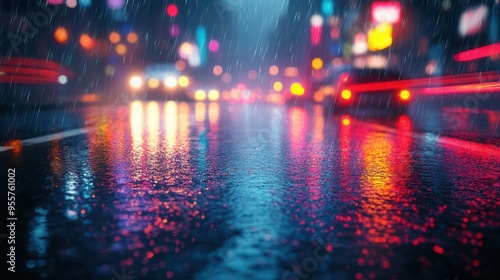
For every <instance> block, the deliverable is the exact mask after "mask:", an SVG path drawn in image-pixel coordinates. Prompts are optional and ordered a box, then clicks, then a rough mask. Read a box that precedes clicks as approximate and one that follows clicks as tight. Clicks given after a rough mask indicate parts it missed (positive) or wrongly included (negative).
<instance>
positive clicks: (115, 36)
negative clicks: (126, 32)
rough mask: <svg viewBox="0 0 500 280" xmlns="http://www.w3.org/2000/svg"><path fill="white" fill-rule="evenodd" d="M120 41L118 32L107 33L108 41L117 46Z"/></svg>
mask: <svg viewBox="0 0 500 280" xmlns="http://www.w3.org/2000/svg"><path fill="white" fill-rule="evenodd" d="M120 40H121V37H120V34H118V32H115V31H113V32H111V33H109V41H110V42H111V43H113V44H117V43H119V42H120Z"/></svg>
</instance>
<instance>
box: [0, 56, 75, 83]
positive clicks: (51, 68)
mask: <svg viewBox="0 0 500 280" xmlns="http://www.w3.org/2000/svg"><path fill="white" fill-rule="evenodd" d="M0 73H1V74H0V83H27V84H43V83H58V78H59V76H61V75H65V76H67V77H73V72H72V71H70V70H68V69H66V68H64V67H63V66H62V65H61V64H59V63H57V62H54V61H48V60H42V59H33V58H15V57H14V58H7V57H2V58H0Z"/></svg>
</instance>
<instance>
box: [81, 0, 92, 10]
mask: <svg viewBox="0 0 500 280" xmlns="http://www.w3.org/2000/svg"><path fill="white" fill-rule="evenodd" d="M78 2H79V3H80V6H81V7H83V8H88V7H90V6H91V5H92V0H80V1H78Z"/></svg>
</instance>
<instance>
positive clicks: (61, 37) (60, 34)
mask: <svg viewBox="0 0 500 280" xmlns="http://www.w3.org/2000/svg"><path fill="white" fill-rule="evenodd" d="M54 38H55V39H56V41H57V42H59V43H61V44H66V43H67V42H68V39H69V35H68V31H67V30H66V28H64V27H62V26H59V27H58V28H56V30H55V31H54Z"/></svg>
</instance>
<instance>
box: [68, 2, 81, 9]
mask: <svg viewBox="0 0 500 280" xmlns="http://www.w3.org/2000/svg"><path fill="white" fill-rule="evenodd" d="M77 4H78V3H77V2H76V0H66V6H67V7H68V8H71V9H73V8H75V7H76V5H77Z"/></svg>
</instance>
